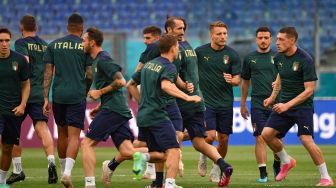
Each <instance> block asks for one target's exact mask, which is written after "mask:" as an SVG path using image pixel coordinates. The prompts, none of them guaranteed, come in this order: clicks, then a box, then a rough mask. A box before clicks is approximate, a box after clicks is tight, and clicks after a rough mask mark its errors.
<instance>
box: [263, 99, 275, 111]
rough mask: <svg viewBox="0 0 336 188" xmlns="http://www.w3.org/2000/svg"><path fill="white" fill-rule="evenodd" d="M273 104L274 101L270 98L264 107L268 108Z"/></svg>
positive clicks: (265, 101) (266, 100)
mask: <svg viewBox="0 0 336 188" xmlns="http://www.w3.org/2000/svg"><path fill="white" fill-rule="evenodd" d="M272 103H273V100H272V99H271V97H268V98H267V99H265V100H264V106H265V107H266V108H268V107H269V106H270V105H271V104H272Z"/></svg>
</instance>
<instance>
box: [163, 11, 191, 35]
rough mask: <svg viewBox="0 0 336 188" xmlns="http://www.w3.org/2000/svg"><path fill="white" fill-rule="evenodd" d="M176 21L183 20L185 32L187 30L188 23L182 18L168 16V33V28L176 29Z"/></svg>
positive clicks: (166, 28) (166, 25)
mask: <svg viewBox="0 0 336 188" xmlns="http://www.w3.org/2000/svg"><path fill="white" fill-rule="evenodd" d="M175 20H181V21H182V22H183V24H184V31H186V30H187V21H186V20H185V19H184V18H182V17H180V16H169V15H168V16H167V20H166V22H165V30H166V32H168V27H170V28H174V27H175Z"/></svg>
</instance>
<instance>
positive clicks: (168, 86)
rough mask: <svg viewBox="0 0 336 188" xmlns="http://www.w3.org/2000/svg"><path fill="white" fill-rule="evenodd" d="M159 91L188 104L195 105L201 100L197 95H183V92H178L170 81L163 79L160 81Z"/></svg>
mask: <svg viewBox="0 0 336 188" xmlns="http://www.w3.org/2000/svg"><path fill="white" fill-rule="evenodd" d="M161 89H162V90H163V91H165V92H166V93H168V94H169V95H171V96H174V97H176V98H180V99H183V100H185V101H188V102H196V103H197V102H200V101H201V100H202V99H201V97H199V96H197V95H193V96H189V95H187V94H185V93H184V92H183V91H181V90H179V89H178V88H177V87H176V85H175V84H174V83H172V82H171V81H170V80H167V79H163V80H162V81H161Z"/></svg>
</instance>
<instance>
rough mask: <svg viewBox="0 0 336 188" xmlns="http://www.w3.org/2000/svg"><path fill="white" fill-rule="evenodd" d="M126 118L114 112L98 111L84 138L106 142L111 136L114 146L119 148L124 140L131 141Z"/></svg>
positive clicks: (131, 136) (131, 137) (131, 135)
mask: <svg viewBox="0 0 336 188" xmlns="http://www.w3.org/2000/svg"><path fill="white" fill-rule="evenodd" d="M128 120H129V118H126V117H124V116H122V115H120V114H118V113H116V112H111V111H109V110H106V109H102V110H100V111H99V112H98V113H97V114H96V116H95V118H94V119H93V121H92V122H91V124H90V126H89V129H88V131H87V134H86V137H88V138H90V139H92V140H95V141H98V142H99V141H106V140H107V139H108V137H109V136H111V138H112V141H113V143H114V145H115V146H116V147H117V148H118V149H119V146H120V145H121V144H122V142H123V141H125V140H130V141H131V142H132V141H133V134H132V132H131V129H130V127H129V124H128Z"/></svg>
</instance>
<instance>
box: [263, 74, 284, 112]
mask: <svg viewBox="0 0 336 188" xmlns="http://www.w3.org/2000/svg"><path fill="white" fill-rule="evenodd" d="M272 84H273V85H274V86H273V91H272V94H271V96H270V97H268V98H267V99H265V100H264V106H265V107H268V106H269V105H271V104H272V103H273V102H274V100H275V98H276V97H277V96H278V94H279V92H280V89H281V79H280V75H279V74H278V75H277V77H276V79H275V81H274V83H272Z"/></svg>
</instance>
